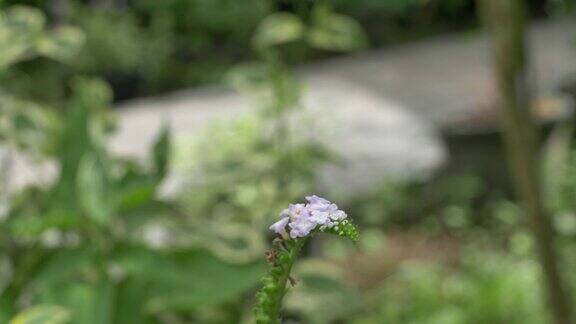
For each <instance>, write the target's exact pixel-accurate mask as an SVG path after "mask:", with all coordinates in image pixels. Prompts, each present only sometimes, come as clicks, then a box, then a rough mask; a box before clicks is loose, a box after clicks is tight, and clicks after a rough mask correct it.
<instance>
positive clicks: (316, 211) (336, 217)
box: [270, 195, 351, 238]
mask: <svg viewBox="0 0 576 324" xmlns="http://www.w3.org/2000/svg"><path fill="white" fill-rule="evenodd" d="M306 200H307V201H308V203H307V204H290V205H289V206H288V208H286V209H284V210H283V211H282V212H281V213H280V217H281V219H280V220H279V221H277V222H276V223H274V224H272V226H270V230H272V231H274V232H275V233H278V234H280V235H282V237H286V236H287V234H288V232H289V233H290V237H291V238H299V237H305V236H307V235H309V234H310V233H311V232H312V231H314V230H315V229H318V230H320V231H325V230H327V229H332V228H338V226H337V225H339V224H342V222H343V221H344V220H345V219H346V218H347V217H348V215H346V213H345V212H344V211H342V210H340V209H338V206H337V205H336V204H334V203H332V202H330V201H329V200H327V199H324V198H321V197H318V196H316V195H312V196H308V197H306ZM350 224H351V223H350Z"/></svg>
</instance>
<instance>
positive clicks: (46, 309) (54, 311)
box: [10, 305, 70, 324]
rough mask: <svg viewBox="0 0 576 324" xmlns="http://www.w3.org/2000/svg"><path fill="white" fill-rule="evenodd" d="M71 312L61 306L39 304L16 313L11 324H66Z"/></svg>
mask: <svg viewBox="0 0 576 324" xmlns="http://www.w3.org/2000/svg"><path fill="white" fill-rule="evenodd" d="M69 319H70V313H69V312H68V311H67V310H66V309H65V308H64V307H61V306H56V305H37V306H33V307H31V308H28V309H26V310H24V311H23V312H21V313H20V314H18V315H16V317H14V318H13V319H12V320H10V324H64V323H68V322H69Z"/></svg>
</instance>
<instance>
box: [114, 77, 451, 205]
mask: <svg viewBox="0 0 576 324" xmlns="http://www.w3.org/2000/svg"><path fill="white" fill-rule="evenodd" d="M304 83H305V87H306V90H305V91H304V95H303V100H302V109H300V110H296V113H295V114H294V115H293V116H292V118H291V119H290V120H291V124H292V125H293V126H294V127H295V131H296V132H297V133H298V135H299V136H300V137H302V136H303V137H304V138H305V139H307V140H313V141H317V142H320V143H323V144H324V145H326V147H327V148H329V149H330V150H331V151H333V152H334V153H335V154H336V155H337V156H338V157H339V158H340V159H341V160H342V161H341V163H339V164H338V165H331V166H328V167H326V168H324V169H322V170H321V172H320V175H319V185H320V186H321V188H322V191H324V192H331V193H334V194H340V195H341V196H350V195H352V194H354V193H360V192H363V191H366V190H369V189H371V188H374V187H375V186H377V185H379V184H381V183H382V182H383V181H385V180H390V179H391V178H394V179H397V178H407V177H410V178H415V177H424V176H427V175H429V174H430V173H431V172H432V171H434V170H435V169H437V168H438V167H439V166H440V165H442V163H444V162H445V160H446V150H445V148H444V145H443V143H442V142H441V140H440V139H439V137H438V136H437V134H436V133H435V131H434V129H433V128H432V127H431V125H430V124H429V123H427V122H426V121H424V120H422V119H420V118H419V117H418V116H416V115H414V114H413V113H411V112H410V111H409V109H406V107H403V106H401V105H398V104H397V103H395V102H393V101H391V100H388V99H386V98H382V97H380V96H379V95H377V94H375V93H373V92H372V91H369V90H367V89H365V87H363V86H360V85H358V84H356V83H354V82H350V81H347V80H344V79H341V78H337V77H325V76H321V75H319V76H310V77H307V78H306V79H305V81H304ZM257 107H258V104H257V103H255V102H252V101H251V100H250V99H249V98H247V97H245V96H243V95H240V94H236V93H234V92H230V91H226V90H198V91H197V92H191V93H188V94H187V95H185V94H176V95H174V96H168V97H164V98H155V99H152V100H150V101H140V102H132V103H129V104H128V105H127V106H125V107H123V109H122V110H121V112H120V125H121V126H122V127H121V130H120V132H119V133H118V134H117V136H116V137H115V138H114V139H113V141H112V143H111V145H112V147H113V148H114V150H116V151H117V152H118V153H120V154H129V155H144V154H146V152H147V151H146V150H147V147H149V146H150V145H151V143H152V141H153V139H154V137H155V136H156V134H157V132H158V129H159V128H160V126H161V124H162V123H163V121H166V122H168V123H169V125H170V127H171V128H172V130H173V132H174V134H175V136H176V140H177V141H178V137H180V138H182V139H185V140H187V141H194V140H195V139H197V138H199V137H200V135H202V134H203V133H205V132H207V131H209V128H207V126H210V125H212V124H213V123H215V122H216V121H220V122H221V121H233V120H235V119H236V118H238V117H240V116H242V115H243V114H246V113H250V112H255V111H256V109H257ZM203 137H204V138H206V136H203ZM192 158H193V157H192ZM180 173H184V170H175V171H174V175H173V178H172V179H171V180H172V181H171V183H170V184H169V187H172V188H174V187H177V186H178V180H181V179H183V177H182V174H180ZM170 191H173V189H172V190H170Z"/></svg>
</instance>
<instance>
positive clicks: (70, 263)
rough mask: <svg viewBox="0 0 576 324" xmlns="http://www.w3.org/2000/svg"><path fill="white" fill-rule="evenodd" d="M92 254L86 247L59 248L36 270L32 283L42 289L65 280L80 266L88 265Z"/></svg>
mask: <svg viewBox="0 0 576 324" xmlns="http://www.w3.org/2000/svg"><path fill="white" fill-rule="evenodd" d="M91 260H92V255H91V252H90V251H89V250H86V249H69V250H67V249H59V250H57V251H56V252H55V253H53V254H52V255H51V256H50V257H49V258H48V260H47V261H46V262H45V263H44V264H43V265H42V267H41V268H40V269H39V270H38V273H37V275H36V276H35V277H34V279H33V280H32V282H31V283H32V285H34V286H35V287H38V288H39V289H42V288H44V287H49V286H58V285H61V284H62V283H64V282H66V281H67V280H69V279H70V277H72V276H73V275H74V273H76V272H78V271H79V270H80V269H81V268H82V267H84V266H86V265H89V264H90V262H91Z"/></svg>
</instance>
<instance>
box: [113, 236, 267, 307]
mask: <svg viewBox="0 0 576 324" xmlns="http://www.w3.org/2000/svg"><path fill="white" fill-rule="evenodd" d="M115 262H116V263H117V264H118V265H119V266H120V267H121V268H122V269H124V271H126V273H127V274H128V275H129V276H131V277H133V278H138V280H144V281H146V282H149V283H150V287H149V292H150V294H151V298H150V299H149V300H148V302H147V307H146V308H147V309H148V311H150V312H152V313H159V312H164V311H169V310H183V311H190V310H194V309H196V308H198V307H200V306H207V305H217V304H221V303H223V302H227V301H230V300H232V299H233V298H235V297H237V296H239V295H240V294H241V293H243V292H245V291H247V290H249V289H251V288H253V287H255V286H256V285H257V283H258V281H259V279H260V277H261V275H262V274H263V273H264V264H263V263H249V264H243V265H234V264H229V263H227V262H225V261H223V260H221V259H218V258H216V257H215V256H214V255H213V254H212V253H210V252H208V251H207V250H204V249H191V250H185V251H178V252H172V253H161V252H158V251H152V250H148V249H146V248H144V247H135V246H132V247H129V246H126V247H124V248H123V249H119V250H118V251H117V255H116V256H115ZM150 269H162V271H150Z"/></svg>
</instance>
